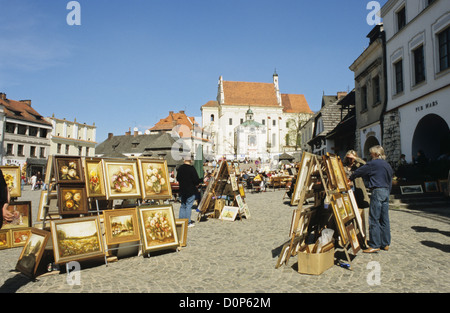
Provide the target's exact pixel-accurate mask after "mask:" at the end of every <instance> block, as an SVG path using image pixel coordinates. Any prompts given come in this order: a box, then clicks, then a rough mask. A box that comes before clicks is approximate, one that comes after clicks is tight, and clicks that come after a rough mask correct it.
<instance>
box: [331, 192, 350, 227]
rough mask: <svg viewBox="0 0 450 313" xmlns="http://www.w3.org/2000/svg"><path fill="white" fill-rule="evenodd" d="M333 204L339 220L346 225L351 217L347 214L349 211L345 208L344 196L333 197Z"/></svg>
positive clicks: (338, 194) (335, 195)
mask: <svg viewBox="0 0 450 313" xmlns="http://www.w3.org/2000/svg"><path fill="white" fill-rule="evenodd" d="M331 204H332V205H333V206H334V207H335V208H336V212H337V213H338V215H339V218H340V219H341V220H342V221H343V222H344V223H346V222H347V221H348V219H349V215H348V213H347V209H346V207H345V203H344V198H343V196H342V194H340V193H337V194H334V195H333V196H332V201H331Z"/></svg>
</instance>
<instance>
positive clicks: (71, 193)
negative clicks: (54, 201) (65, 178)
mask: <svg viewBox="0 0 450 313" xmlns="http://www.w3.org/2000/svg"><path fill="white" fill-rule="evenodd" d="M58 208H59V214H61V215H74V214H87V213H88V211H89V204H88V200H87V197H86V187H85V185H58Z"/></svg>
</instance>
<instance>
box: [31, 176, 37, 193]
mask: <svg viewBox="0 0 450 313" xmlns="http://www.w3.org/2000/svg"><path fill="white" fill-rule="evenodd" d="M36 182H37V176H36V174H33V176H31V190H34V188H35V187H36Z"/></svg>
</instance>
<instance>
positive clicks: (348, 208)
mask: <svg viewBox="0 0 450 313" xmlns="http://www.w3.org/2000/svg"><path fill="white" fill-rule="evenodd" d="M342 200H343V201H344V205H345V210H346V212H347V215H348V217H349V218H350V219H353V218H355V217H356V216H355V210H358V207H356V208H354V207H353V204H352V201H351V199H350V195H349V194H346V193H344V194H342Z"/></svg>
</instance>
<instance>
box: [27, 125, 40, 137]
mask: <svg viewBox="0 0 450 313" xmlns="http://www.w3.org/2000/svg"><path fill="white" fill-rule="evenodd" d="M37 133H38V129H37V127H33V126H30V129H29V130H28V135H29V136H32V137H36V136H37Z"/></svg>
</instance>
